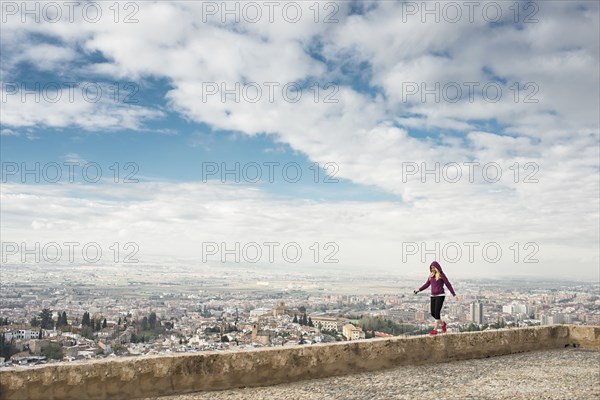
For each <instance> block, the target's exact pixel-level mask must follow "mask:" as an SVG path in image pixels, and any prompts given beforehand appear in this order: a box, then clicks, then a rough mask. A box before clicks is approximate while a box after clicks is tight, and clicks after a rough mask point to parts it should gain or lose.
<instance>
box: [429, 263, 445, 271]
mask: <svg viewBox="0 0 600 400" xmlns="http://www.w3.org/2000/svg"><path fill="white" fill-rule="evenodd" d="M432 265H433V266H434V267H435V268H437V270H438V271H440V274H443V273H444V270H443V269H442V266H441V265H440V263H438V262H437V261H434V262H432V263H431V264H430V265H429V267H431V266H432Z"/></svg>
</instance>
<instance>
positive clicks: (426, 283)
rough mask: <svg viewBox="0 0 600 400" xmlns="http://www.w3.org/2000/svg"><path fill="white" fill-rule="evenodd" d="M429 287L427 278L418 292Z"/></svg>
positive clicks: (429, 280)
mask: <svg viewBox="0 0 600 400" xmlns="http://www.w3.org/2000/svg"><path fill="white" fill-rule="evenodd" d="M429 285H431V279H429V278H427V282H425V283H424V284H423V286H421V287H420V288H419V292H422V291H423V290H425V289H427V288H428V287H429Z"/></svg>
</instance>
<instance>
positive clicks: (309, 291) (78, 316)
mask: <svg viewBox="0 0 600 400" xmlns="http://www.w3.org/2000/svg"><path fill="white" fill-rule="evenodd" d="M101 268H102V271H101V272H102V274H106V276H112V277H118V279H122V280H123V281H127V284H121V285H119V284H118V283H114V282H113V283H111V284H106V285H102V284H100V283H99V282H98V281H99V280H98V279H97V280H96V281H95V282H94V281H91V280H90V278H89V277H90V276H93V275H94V274H98V273H99V271H98V269H97V268H85V267H61V266H48V265H33V266H31V265H30V266H23V265H7V266H5V267H4V268H3V281H2V287H1V289H2V290H1V293H2V294H1V303H2V307H1V308H0V323H1V325H2V326H0V335H1V336H0V338H1V339H0V340H2V346H3V347H2V357H3V358H2V360H1V361H2V363H1V365H2V366H3V367H15V366H16V367H21V366H22V367H26V366H31V365H38V364H45V363H57V362H86V361H88V360H93V359H102V358H112V357H144V356H145V355H160V354H162V355H165V354H174V353H187V352H202V351H210V350H213V351H240V350H244V349H250V348H258V347H275V346H297V345H305V346H309V345H312V344H315V343H328V342H336V341H351V340H369V339H371V338H377V337H392V336H402V335H419V334H426V333H427V332H428V331H429V329H430V328H431V326H432V323H433V319H432V318H431V316H430V314H429V301H428V297H429V296H427V295H425V294H419V295H414V294H413V293H412V291H413V290H414V288H416V287H418V286H420V285H421V284H422V282H421V281H417V280H414V279H403V278H401V277H399V276H394V275H393V274H388V275H380V276H378V275H372V274H366V273H365V274H361V273H353V274H346V275H344V276H343V277H341V276H340V275H339V274H336V273H335V271H315V272H313V273H310V272H309V273H305V272H296V273H293V272H290V273H286V274H282V273H281V272H278V271H277V270H276V269H273V270H271V271H266V270H264V269H262V270H260V271H258V270H256V269H252V268H249V267H242V266H238V265H236V266H233V267H232V266H227V267H226V268H224V267H221V268H211V267H208V266H206V265H205V266H202V265H199V266H194V267H188V268H187V269H186V268H183V267H181V266H180V267H178V270H179V271H175V269H172V270H171V271H168V272H165V271H164V268H162V267H160V266H152V265H145V266H140V267H139V269H138V268H136V271H135V272H136V273H134V274H131V275H128V273H127V272H124V271H123V269H122V268H120V267H116V266H104V267H101ZM126 268H132V267H131V266H127V267H126ZM161 270H163V271H162V273H161ZM225 270H227V272H226V273H223V272H218V271H225ZM140 272H143V275H145V279H144V280H143V281H142V280H141V279H140V278H139V273H140ZM40 275H44V276H46V277H47V278H48V279H45V280H44V281H43V282H44V283H41V282H42V281H40V280H37V279H35V280H34V279H31V278H32V277H36V276H40ZM86 281H87V282H88V283H87V284H84V282H86ZM185 282H187V283H185ZM454 288H455V290H457V292H458V294H459V295H460V300H458V301H455V300H454V299H452V298H451V297H450V296H448V299H447V300H446V301H447V303H446V308H445V310H444V312H443V317H444V319H445V320H446V321H447V323H448V332H462V331H475V330H489V329H511V328H517V327H525V326H535V325H552V324H563V323H564V324H578V325H599V324H600V297H599V296H598V292H597V285H596V284H595V283H589V282H588V283H586V282H567V281H551V280H549V281H547V282H540V281H527V280H523V279H513V280H509V279H504V280H502V279H494V280H481V279H479V280H473V279H465V280H458V281H456V282H454Z"/></svg>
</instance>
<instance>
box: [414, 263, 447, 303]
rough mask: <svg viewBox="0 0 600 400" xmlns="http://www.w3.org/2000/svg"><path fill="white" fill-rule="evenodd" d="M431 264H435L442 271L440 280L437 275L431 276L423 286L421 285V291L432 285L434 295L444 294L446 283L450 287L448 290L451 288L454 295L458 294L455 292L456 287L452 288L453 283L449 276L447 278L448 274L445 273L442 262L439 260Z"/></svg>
mask: <svg viewBox="0 0 600 400" xmlns="http://www.w3.org/2000/svg"><path fill="white" fill-rule="evenodd" d="M431 265H433V266H434V267H436V268H437V270H438V271H440V280H439V281H438V280H437V279H435V275H433V276H430V277H429V278H428V279H427V282H425V283H424V284H423V286H421V287H420V288H419V292H420V291H422V290H425V289H427V288H428V287H429V285H431V295H432V296H439V295H443V294H444V284H445V285H446V286H447V287H448V290H450V293H452V296H456V293H454V289H453V288H452V285H451V284H450V281H449V280H448V278H446V274H444V271H443V270H442V267H441V266H440V264H439V263H438V262H437V261H434V262H432V263H431Z"/></svg>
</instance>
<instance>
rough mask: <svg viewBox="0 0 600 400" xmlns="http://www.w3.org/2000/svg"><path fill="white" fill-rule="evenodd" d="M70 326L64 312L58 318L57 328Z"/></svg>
mask: <svg viewBox="0 0 600 400" xmlns="http://www.w3.org/2000/svg"><path fill="white" fill-rule="evenodd" d="M65 325H69V321H67V312H66V311H63V312H62V314H61V315H60V316H59V317H58V321H56V326H57V327H61V326H65Z"/></svg>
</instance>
